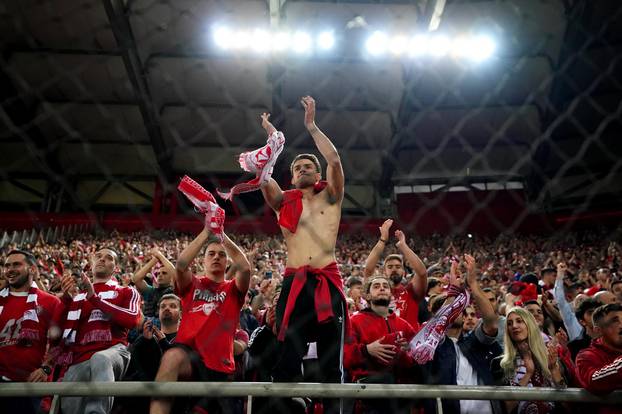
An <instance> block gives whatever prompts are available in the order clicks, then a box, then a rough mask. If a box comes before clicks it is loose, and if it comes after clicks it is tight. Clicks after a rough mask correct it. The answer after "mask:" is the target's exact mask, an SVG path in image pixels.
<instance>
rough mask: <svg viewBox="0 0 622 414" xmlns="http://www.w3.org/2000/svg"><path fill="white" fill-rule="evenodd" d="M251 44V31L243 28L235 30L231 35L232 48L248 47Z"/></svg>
mask: <svg viewBox="0 0 622 414" xmlns="http://www.w3.org/2000/svg"><path fill="white" fill-rule="evenodd" d="M250 46H251V35H250V33H249V32H247V31H244V30H241V31H239V32H234V33H233V36H232V37H231V42H230V47H231V48H232V49H238V50H242V49H247V48H248V47H250Z"/></svg>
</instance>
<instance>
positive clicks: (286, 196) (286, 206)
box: [279, 181, 328, 233]
mask: <svg viewBox="0 0 622 414" xmlns="http://www.w3.org/2000/svg"><path fill="white" fill-rule="evenodd" d="M327 185H328V182H326V181H318V182H317V183H315V185H314V187H313V190H314V191H315V193H316V194H317V193H319V192H320V191H322V190H323V189H325V188H326V186H327ZM301 214H302V191H300V190H288V191H283V200H282V201H281V208H280V210H279V225H281V226H283V227H285V228H286V229H287V230H289V231H290V232H292V233H296V229H297V228H298V221H299V220H300V215H301Z"/></svg>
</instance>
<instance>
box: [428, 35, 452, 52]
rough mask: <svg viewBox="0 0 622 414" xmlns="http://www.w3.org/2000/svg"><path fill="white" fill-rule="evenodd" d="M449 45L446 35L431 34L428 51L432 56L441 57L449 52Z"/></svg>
mask: <svg viewBox="0 0 622 414" xmlns="http://www.w3.org/2000/svg"><path fill="white" fill-rule="evenodd" d="M450 47H451V43H450V41H449V38H448V37H447V36H443V35H438V36H432V38H431V39H430V46H429V49H428V52H429V53H430V54H431V55H432V56H436V57H441V56H445V55H446V54H447V53H448V52H449V48H450Z"/></svg>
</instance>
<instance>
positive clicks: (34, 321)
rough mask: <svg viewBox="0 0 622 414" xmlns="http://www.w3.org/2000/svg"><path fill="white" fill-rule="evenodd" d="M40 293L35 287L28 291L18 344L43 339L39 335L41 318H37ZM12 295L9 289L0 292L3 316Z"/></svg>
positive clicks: (17, 339)
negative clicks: (38, 294)
mask: <svg viewBox="0 0 622 414" xmlns="http://www.w3.org/2000/svg"><path fill="white" fill-rule="evenodd" d="M38 291H39V289H37V288H36V287H34V286H31V287H30V289H29V290H28V296H26V309H25V310H24V315H23V316H22V322H21V329H20V330H19V334H18V336H17V338H14V340H15V342H16V343H20V342H30V341H39V340H41V339H42V338H40V335H39V317H38V316H37V292H38ZM10 294H11V293H10V291H9V288H8V287H7V288H4V289H2V290H1V291H0V314H2V311H3V310H4V306H5V305H6V303H7V301H8V298H9V295H10Z"/></svg>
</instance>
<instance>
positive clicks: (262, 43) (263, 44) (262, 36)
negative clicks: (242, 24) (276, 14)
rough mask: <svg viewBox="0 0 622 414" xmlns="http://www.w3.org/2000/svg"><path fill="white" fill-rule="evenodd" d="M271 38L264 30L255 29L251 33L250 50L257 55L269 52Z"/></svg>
mask: <svg viewBox="0 0 622 414" xmlns="http://www.w3.org/2000/svg"><path fill="white" fill-rule="evenodd" d="M271 42H272V37H271V36H270V33H268V32H267V31H266V30H262V29H255V31H253V36H252V41H251V49H252V50H253V51H255V52H257V53H265V52H267V51H269V50H270V43H271Z"/></svg>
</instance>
